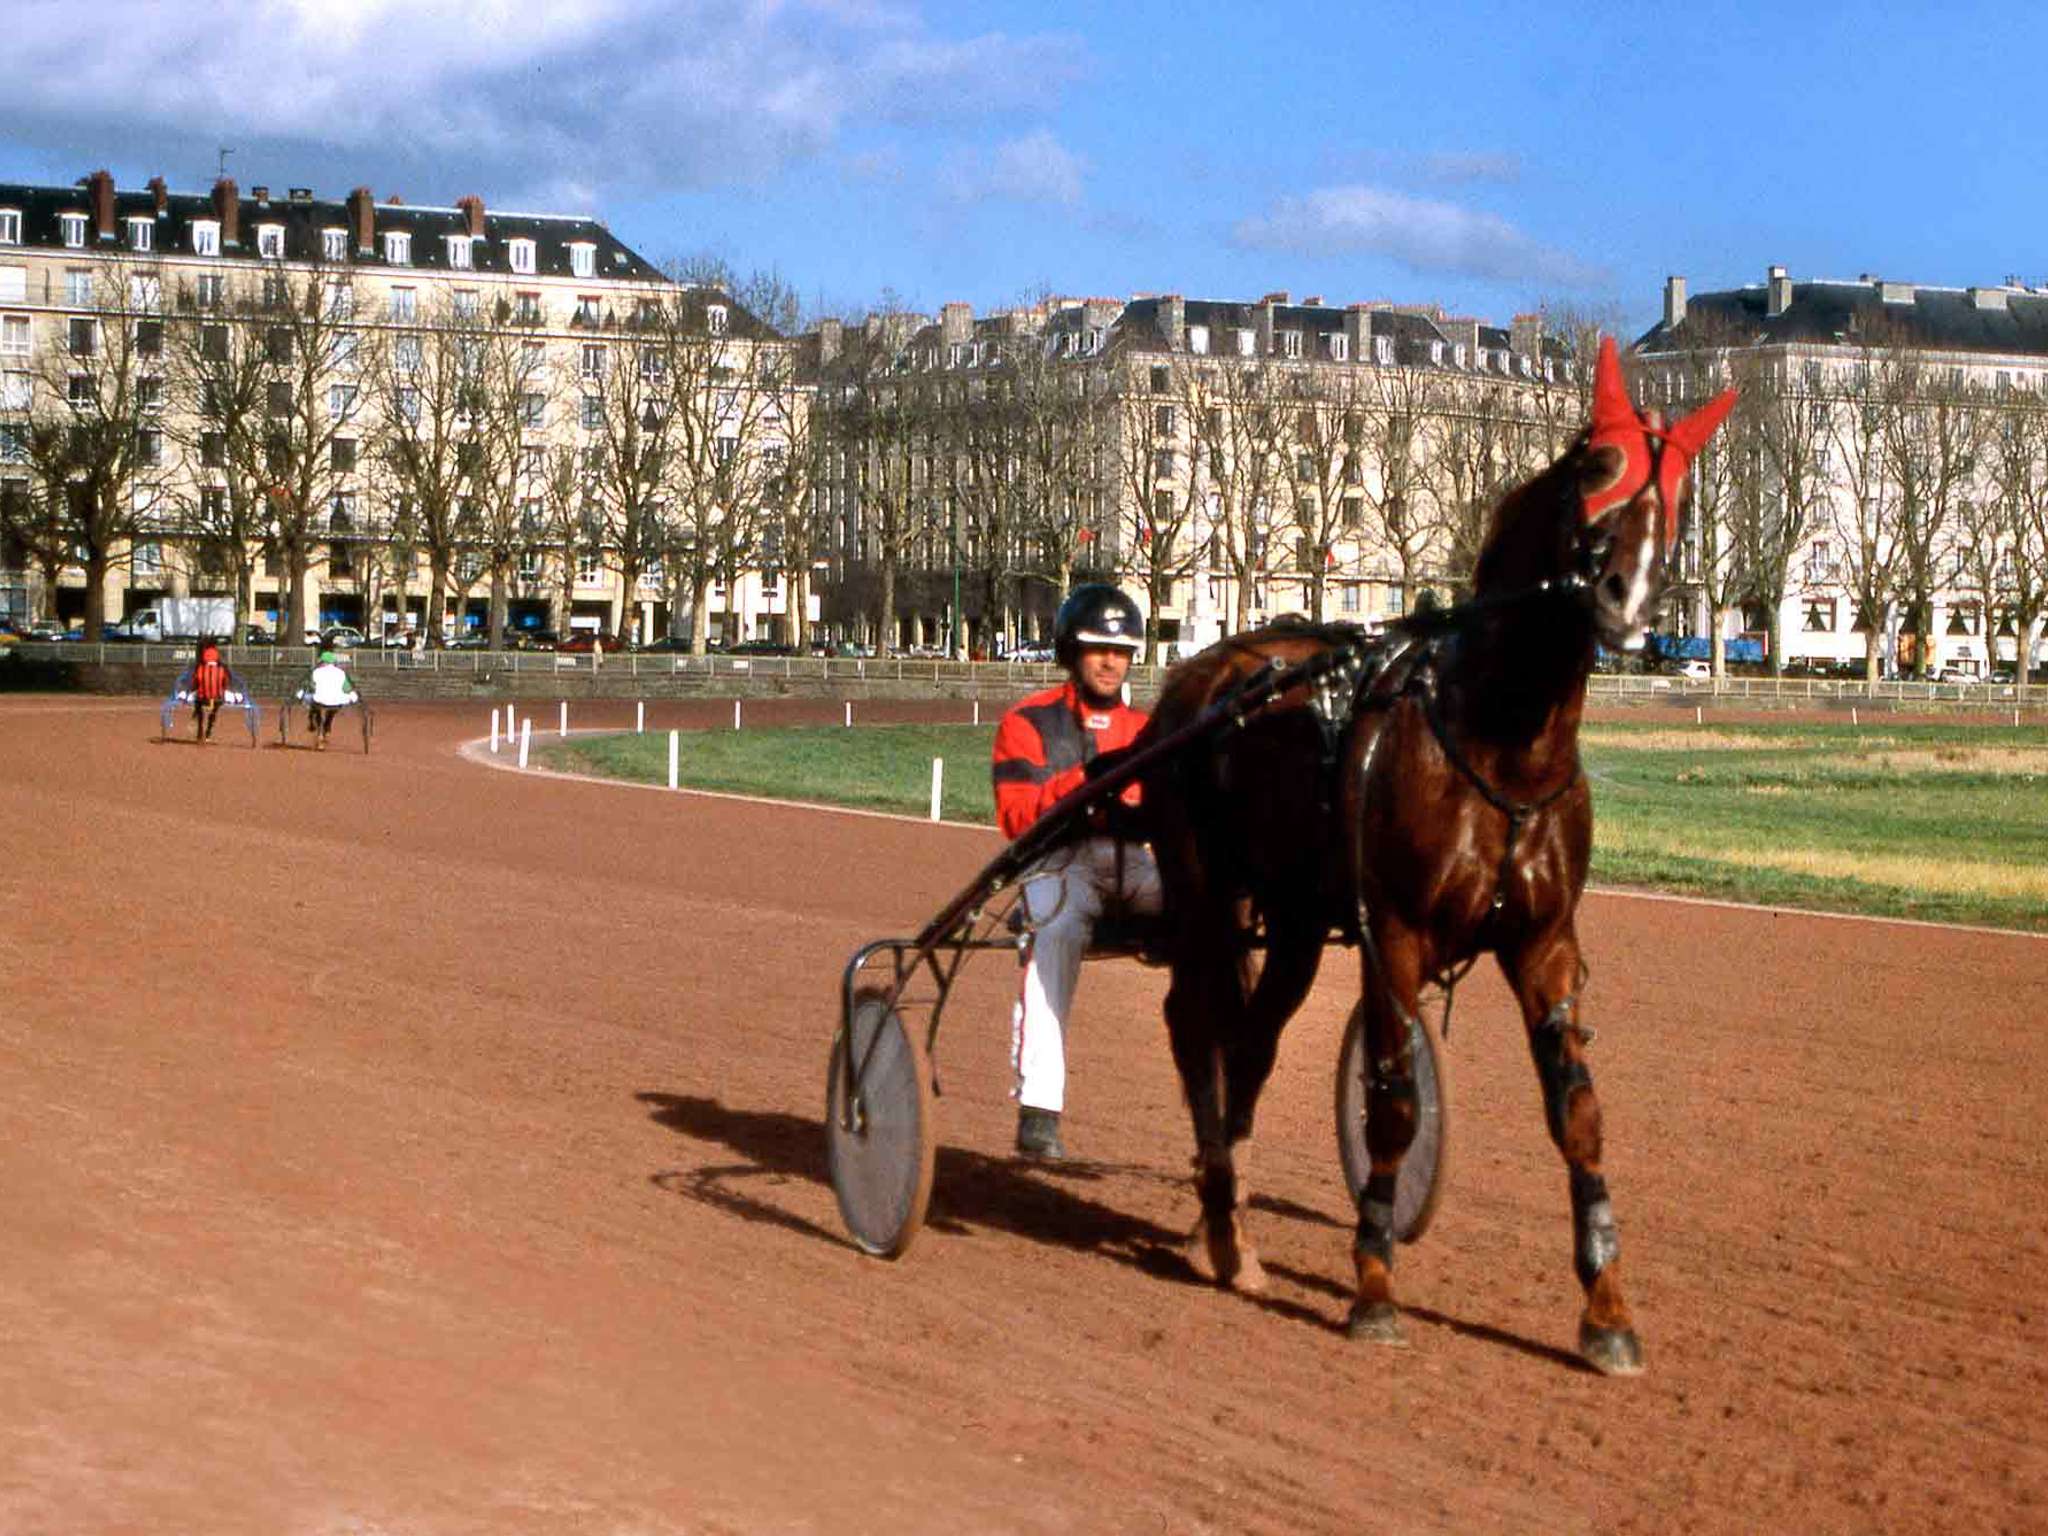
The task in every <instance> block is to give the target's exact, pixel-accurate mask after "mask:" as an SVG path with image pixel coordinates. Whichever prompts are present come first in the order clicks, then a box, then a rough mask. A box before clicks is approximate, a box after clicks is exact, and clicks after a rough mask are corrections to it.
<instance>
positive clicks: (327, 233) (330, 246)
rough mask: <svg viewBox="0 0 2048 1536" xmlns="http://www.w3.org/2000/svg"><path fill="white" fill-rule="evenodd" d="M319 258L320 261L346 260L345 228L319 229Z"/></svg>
mask: <svg viewBox="0 0 2048 1536" xmlns="http://www.w3.org/2000/svg"><path fill="white" fill-rule="evenodd" d="M320 259H321V260H322V261H347V260H348V231H347V230H345V229H323V230H321V231H320Z"/></svg>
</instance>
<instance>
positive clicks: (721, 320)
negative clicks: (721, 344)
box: [704, 304, 726, 336]
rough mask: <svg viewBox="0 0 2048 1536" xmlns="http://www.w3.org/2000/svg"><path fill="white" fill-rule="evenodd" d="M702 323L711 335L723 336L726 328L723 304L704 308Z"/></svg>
mask: <svg viewBox="0 0 2048 1536" xmlns="http://www.w3.org/2000/svg"><path fill="white" fill-rule="evenodd" d="M704 322H705V324H706V325H707V326H709V327H710V329H711V334H712V335H714V336H723V335H724V334H725V326H726V318H725V306H724V305H723V304H713V305H711V306H709V307H708V308H706V309H705V311H704Z"/></svg>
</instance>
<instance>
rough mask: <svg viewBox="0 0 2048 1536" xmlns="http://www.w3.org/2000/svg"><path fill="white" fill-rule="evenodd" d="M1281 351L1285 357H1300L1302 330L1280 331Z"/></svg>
mask: <svg viewBox="0 0 2048 1536" xmlns="http://www.w3.org/2000/svg"><path fill="white" fill-rule="evenodd" d="M1280 352H1281V355H1282V356H1283V357H1300V356H1301V332H1299V331H1282V332H1281V333H1280Z"/></svg>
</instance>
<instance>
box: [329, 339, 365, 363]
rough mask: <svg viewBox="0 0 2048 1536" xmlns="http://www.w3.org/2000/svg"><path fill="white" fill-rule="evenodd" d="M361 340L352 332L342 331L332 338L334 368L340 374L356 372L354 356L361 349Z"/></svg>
mask: <svg viewBox="0 0 2048 1536" xmlns="http://www.w3.org/2000/svg"><path fill="white" fill-rule="evenodd" d="M362 344H363V338H362V337H361V336H359V335H358V334H357V333H356V332H354V331H342V332H341V333H339V334H338V335H337V336H336V337H335V338H334V366H335V368H336V370H337V371H339V372H341V373H354V372H355V371H356V354H357V353H358V352H359V351H360V350H361V349H362Z"/></svg>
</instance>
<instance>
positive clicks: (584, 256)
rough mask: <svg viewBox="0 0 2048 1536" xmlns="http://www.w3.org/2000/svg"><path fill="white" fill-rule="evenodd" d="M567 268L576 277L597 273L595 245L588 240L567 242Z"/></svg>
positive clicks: (591, 275)
mask: <svg viewBox="0 0 2048 1536" xmlns="http://www.w3.org/2000/svg"><path fill="white" fill-rule="evenodd" d="M569 270H570V272H571V273H573V274H574V275H575V276H577V277H595V276H596V275H597V247H596V246H595V245H593V244H591V242H590V241H588V240H571V241H570V242H569Z"/></svg>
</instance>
